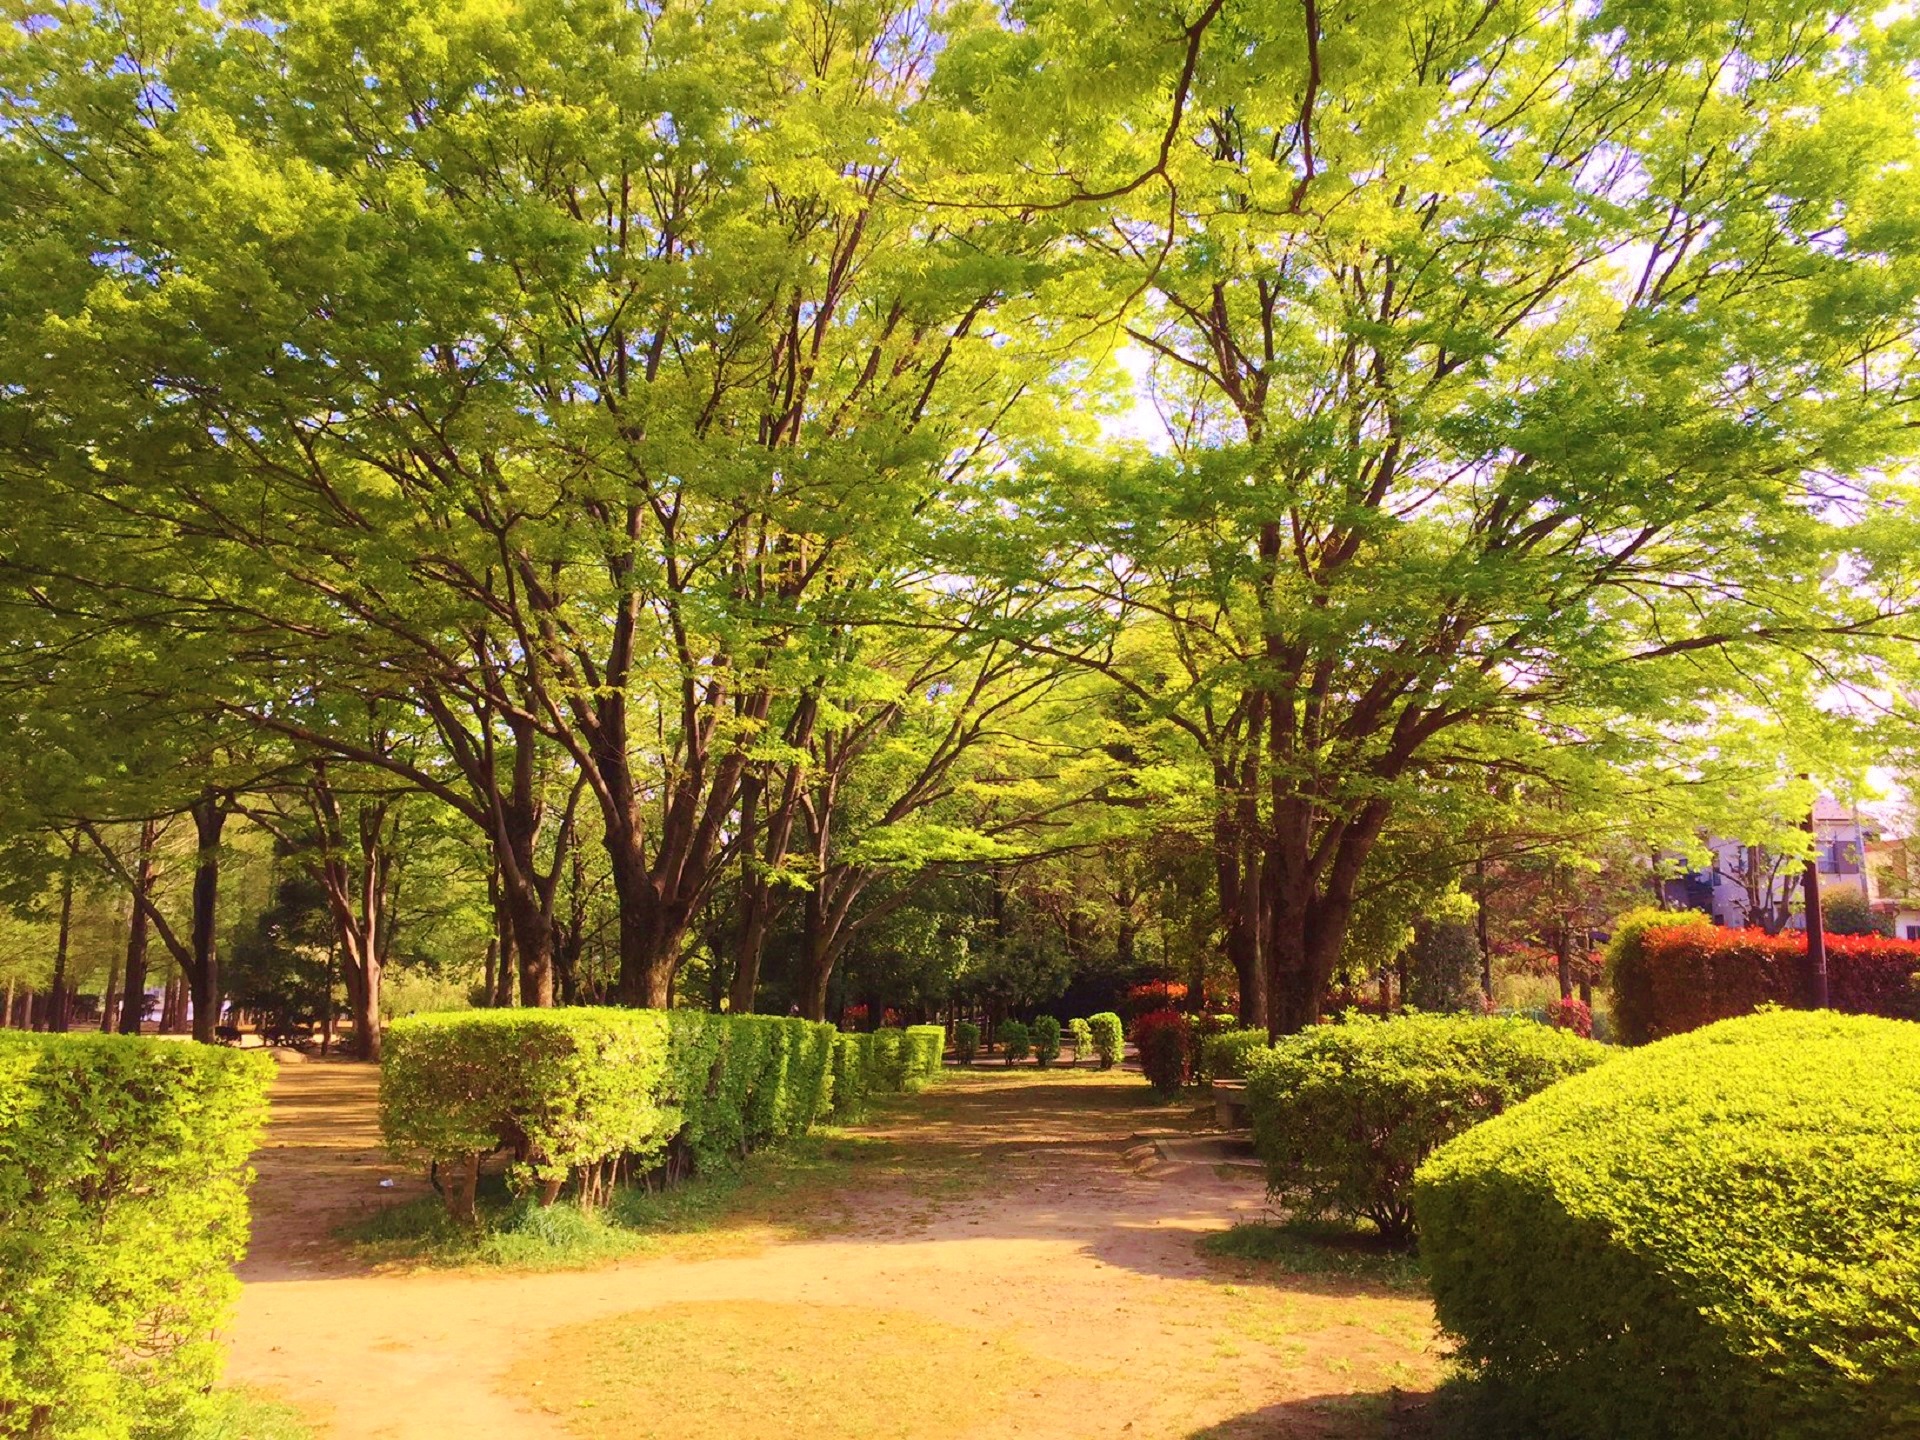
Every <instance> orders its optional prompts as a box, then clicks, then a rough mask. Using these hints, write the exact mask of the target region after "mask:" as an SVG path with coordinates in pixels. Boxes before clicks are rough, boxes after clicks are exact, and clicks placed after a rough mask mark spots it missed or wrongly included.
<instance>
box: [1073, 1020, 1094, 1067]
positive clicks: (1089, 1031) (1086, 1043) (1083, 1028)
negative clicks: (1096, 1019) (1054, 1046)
mask: <svg viewBox="0 0 1920 1440" xmlns="http://www.w3.org/2000/svg"><path fill="white" fill-rule="evenodd" d="M1067 1040H1068V1043H1070V1044H1071V1045H1072V1046H1073V1063H1074V1064H1076V1065H1078V1064H1079V1063H1080V1062H1081V1061H1082V1060H1084V1059H1086V1058H1087V1052H1088V1051H1089V1050H1091V1049H1093V1027H1092V1026H1091V1025H1089V1024H1087V1022H1086V1021H1085V1020H1069V1021H1068V1022H1067Z"/></svg>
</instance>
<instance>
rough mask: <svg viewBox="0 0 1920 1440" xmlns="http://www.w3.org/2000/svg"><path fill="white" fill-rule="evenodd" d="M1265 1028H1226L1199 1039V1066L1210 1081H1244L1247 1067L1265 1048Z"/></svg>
mask: <svg viewBox="0 0 1920 1440" xmlns="http://www.w3.org/2000/svg"><path fill="white" fill-rule="evenodd" d="M1268 1044H1269V1040H1268V1037H1267V1032H1266V1031H1265V1030H1227V1031H1223V1032H1222V1033H1220V1034H1218V1035H1209V1036H1207V1037H1206V1039H1204V1040H1202V1041H1201V1042H1200V1059H1201V1066H1202V1068H1203V1069H1204V1071H1205V1073H1206V1076H1207V1078H1208V1079H1209V1080H1244V1079H1246V1078H1247V1067H1248V1066H1249V1065H1251V1064H1252V1063H1253V1061H1254V1060H1255V1059H1256V1058H1258V1056H1259V1054H1260V1052H1261V1051H1262V1050H1265V1049H1266V1048H1267V1045H1268Z"/></svg>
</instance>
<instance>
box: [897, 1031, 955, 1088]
mask: <svg viewBox="0 0 1920 1440" xmlns="http://www.w3.org/2000/svg"><path fill="white" fill-rule="evenodd" d="M906 1044H907V1088H908V1089H909V1090H918V1089H920V1087H921V1086H923V1085H931V1084H933V1082H934V1081H936V1080H938V1079H939V1078H940V1071H941V1070H942V1068H944V1066H945V1064H946V1058H947V1027H946V1026H944V1025H909V1026H908V1027H907V1041H906Z"/></svg>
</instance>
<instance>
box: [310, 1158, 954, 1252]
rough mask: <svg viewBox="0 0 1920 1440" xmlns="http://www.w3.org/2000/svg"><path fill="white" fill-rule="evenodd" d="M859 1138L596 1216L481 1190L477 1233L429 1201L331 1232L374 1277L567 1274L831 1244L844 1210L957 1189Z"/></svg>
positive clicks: (624, 1194) (929, 1169)
mask: <svg viewBox="0 0 1920 1440" xmlns="http://www.w3.org/2000/svg"><path fill="white" fill-rule="evenodd" d="M908 1155H909V1152H908V1151H907V1150H906V1148H905V1147H903V1146H901V1145H899V1144H897V1143H895V1142H892V1141H888V1140H884V1139H880V1138H877V1137H874V1136H867V1135H849V1134H845V1133H842V1132H836V1131H831V1130H826V1131H818V1132H815V1133H813V1134H810V1135H806V1136H803V1137H801V1138H800V1139H798V1140H795V1141H793V1142H791V1143H789V1144H787V1145H784V1146H780V1147H778V1148H773V1149H767V1150H760V1151H756V1152H755V1153H754V1154H752V1155H750V1156H748V1157H747V1158H746V1159H744V1160H742V1161H741V1162H740V1163H739V1164H738V1165H735V1166H733V1167H732V1168H730V1169H727V1170H723V1171H720V1172H718V1173H715V1174H709V1175H702V1176H698V1177H696V1178H694V1179H693V1180H690V1181H688V1182H687V1183H685V1184H683V1185H679V1186H676V1187H674V1188H673V1189H671V1190H663V1191H648V1190H647V1189H645V1188H644V1187H641V1186H625V1187H622V1188H621V1189H619V1190H617V1191H615V1192H614V1196H613V1199H612V1201H611V1203H609V1204H608V1205H607V1207H606V1208H605V1209H604V1210H601V1211H597V1212H594V1213H591V1214H589V1213H584V1212H582V1211H581V1210H580V1208H579V1207H578V1206H577V1205H574V1204H573V1203H571V1202H570V1201H567V1200H564V1199H563V1200H561V1201H560V1202H558V1203H557V1204H554V1205H552V1206H549V1207H547V1208H545V1209H542V1208H541V1207H540V1206H539V1205H537V1204H534V1203H532V1202H531V1201H528V1200H524V1199H515V1198H514V1197H513V1196H511V1195H509V1194H508V1193H507V1190H506V1187H505V1185H504V1184H503V1183H502V1182H501V1181H500V1179H499V1178H498V1177H490V1178H483V1180H482V1182H481V1187H480V1193H479V1194H478V1196H477V1197H476V1205H475V1208H476V1210H477V1212H478V1216H479V1223H478V1224H476V1225H472V1226H466V1225H460V1224H457V1223H456V1222H455V1221H454V1220H453V1219H451V1218H450V1217H449V1216H448V1214H447V1212H446V1207H445V1206H443V1205H442V1204H441V1203H440V1201H439V1199H438V1198H437V1197H434V1196H430V1195H429V1196H424V1197H422V1198H421V1199H419V1200H414V1201H410V1202H409V1203H407V1204H404V1205H396V1206H391V1207H389V1208H387V1209H384V1210H380V1211H376V1212H375V1213H373V1214H372V1215H369V1216H367V1217H366V1218H364V1219H361V1220H356V1221H354V1222H352V1223H350V1224H348V1225H345V1226H343V1227H341V1229H340V1231H339V1233H340V1236H341V1238H342V1239H344V1240H346V1241H348V1242H349V1243H350V1244H351V1245H352V1246H353V1249H354V1251H355V1253H356V1254H357V1255H358V1256H359V1257H360V1258H361V1259H364V1260H367V1261H370V1262H372V1263H375V1264H381V1265H403V1266H425V1267H429V1268H436V1269H444V1268H459V1267H467V1266H481V1267H497V1268H503V1269H510V1270H573V1269H581V1268H584V1267H587V1266H592V1265H599V1264H605V1263H607V1262H609V1261H614V1260H621V1259H626V1258H628V1257H632V1256H639V1255H649V1254H657V1253H660V1252H661V1251H663V1250H665V1249H667V1248H669V1246H671V1245H674V1244H675V1243H676V1242H680V1243H684V1242H686V1241H687V1240H689V1239H690V1238H696V1237H704V1238H706V1239H708V1240H713V1241H720V1242H725V1241H734V1242H739V1243H749V1242H765V1241H769V1240H774V1239H788V1238H794V1237H796V1236H802V1235H817V1234H822V1233H828V1232H831V1231H833V1230H835V1229H837V1228H840V1227H841V1226H843V1225H844V1224H845V1223H846V1221H847V1218H848V1212H847V1204H846V1200H847V1197H848V1195H849V1193H850V1192H851V1191H852V1189H853V1187H854V1186H855V1185H858V1187H859V1189H860V1191H861V1192H862V1193H867V1192H870V1191H871V1190H872V1189H873V1187H875V1186H876V1185H881V1184H900V1185H902V1186H904V1187H907V1188H909V1189H911V1190H913V1191H926V1192H929V1193H945V1192H947V1191H950V1190H951V1189H952V1188H953V1186H954V1185H955V1184H956V1183H957V1181H956V1177H955V1176H954V1175H953V1174H951V1173H950V1170H951V1167H950V1166H947V1165H941V1164H937V1163H936V1164H933V1165H927V1164H926V1163H925V1162H926V1160H927V1158H928V1157H926V1156H925V1155H924V1154H922V1153H920V1152H918V1151H915V1152H912V1161H911V1163H908Z"/></svg>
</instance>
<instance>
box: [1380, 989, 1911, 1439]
mask: <svg viewBox="0 0 1920 1440" xmlns="http://www.w3.org/2000/svg"><path fill="white" fill-rule="evenodd" d="M1415 1203H1416V1207H1417V1211H1418V1214H1419V1219H1420V1228H1421V1236H1422V1240H1421V1245H1422V1249H1423V1251H1424V1252H1425V1255H1426V1259H1427V1264H1428V1267H1429V1269H1430V1271H1431V1274H1432V1281H1433V1292H1434V1298H1435V1302H1436V1305H1437V1307H1438V1310H1439V1314H1440V1318H1441V1320H1442V1322H1443V1323H1444V1324H1445V1326H1446V1327H1447V1328H1448V1329H1449V1330H1450V1331H1451V1332H1452V1333H1453V1334H1454V1335H1455V1336H1456V1337H1458V1340H1459V1343H1460V1347H1461V1354H1462V1357H1463V1358H1464V1359H1465V1360H1467V1361H1468V1362H1469V1363H1471V1364H1472V1365H1473V1366H1474V1367H1476V1368H1477V1369H1478V1370H1479V1371H1480V1372H1481V1373H1483V1374H1484V1375H1485V1376H1487V1377H1488V1378H1489V1379H1491V1380H1493V1381H1495V1382H1496V1383H1497V1387H1498V1390H1499V1391H1500V1392H1502V1393H1504V1394H1506V1395H1507V1396H1508V1398H1509V1399H1513V1400H1517V1401H1518V1402H1519V1403H1520V1405H1521V1408H1522V1411H1523V1413H1524V1414H1525V1415H1526V1416H1527V1418H1528V1419H1529V1421H1530V1422H1531V1423H1532V1424H1534V1425H1536V1426H1537V1427H1538V1428H1539V1430H1540V1431H1541V1432H1543V1433H1553V1434H1564V1435H1567V1436H1569V1437H1574V1440H1584V1437H1593V1440H1600V1437H1608V1436H1621V1435H1632V1436H1636V1437H1642V1436H1644V1437H1649V1440H1661V1437H1681V1436H1715V1437H1728V1440H1760V1437H1769V1440H1868V1437H1889V1436H1894V1435H1911V1434H1915V1433H1920V1026H1915V1025H1912V1024H1909V1023H1905V1022H1900V1021H1893V1020H1883V1019H1877V1018H1869V1017H1859V1016H1842V1015H1836V1014H1832V1013H1799V1012H1771V1013H1767V1014H1762V1015H1754V1016H1749V1017H1746V1018H1743V1019H1737V1020H1728V1021H1723V1022H1721V1023H1719V1024H1716V1025H1712V1026H1709V1027H1707V1028H1705V1029H1702V1030H1697V1031H1694V1032H1693V1033H1691V1034H1689V1035H1684V1036H1680V1037H1678V1038H1674V1039H1669V1040H1664V1041H1661V1042H1659V1043H1657V1044H1654V1045H1651V1046H1648V1047H1646V1048H1645V1049H1642V1050H1638V1051H1634V1052H1630V1053H1628V1054H1626V1055H1625V1056H1623V1057H1622V1058H1620V1059H1617V1060H1615V1061H1613V1062H1612V1063H1611V1064H1609V1065H1608V1066H1607V1067H1606V1068H1605V1069H1604V1070H1603V1071H1600V1072H1597V1073H1592V1074H1588V1075H1582V1076H1578V1077H1575V1078H1573V1079H1570V1080H1567V1081H1565V1082H1564V1083H1562V1084H1560V1085H1558V1086H1556V1087H1555V1088H1554V1089H1552V1090H1550V1091H1548V1092H1547V1093H1546V1094H1544V1095H1542V1096H1540V1097H1539V1098H1538V1099H1536V1100H1533V1101H1532V1102H1530V1103H1528V1104H1526V1105H1523V1106H1520V1107H1518V1108H1517V1109H1515V1110H1514V1111H1512V1112H1511V1113H1510V1114H1507V1115H1504V1116H1502V1117H1500V1118H1499V1119H1496V1120H1492V1121H1490V1122H1488V1123H1487V1124H1486V1125H1483V1126H1481V1127H1480V1128H1478V1129H1476V1130H1473V1131H1471V1132H1469V1133H1468V1134H1466V1135H1464V1136H1462V1137H1461V1138H1460V1139H1458V1140H1455V1141H1454V1142H1453V1143H1452V1144H1450V1145H1448V1146H1447V1147H1446V1148H1444V1149H1443V1150H1441V1151H1440V1152H1439V1153H1437V1154H1436V1155H1435V1156H1434V1157H1433V1158H1432V1159H1431V1160H1430V1161H1429V1162H1428V1163H1427V1164H1426V1166H1425V1167H1424V1168H1422V1170H1421V1171H1420V1174H1419V1177H1418V1180H1417V1182H1416V1186H1415Z"/></svg>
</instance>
